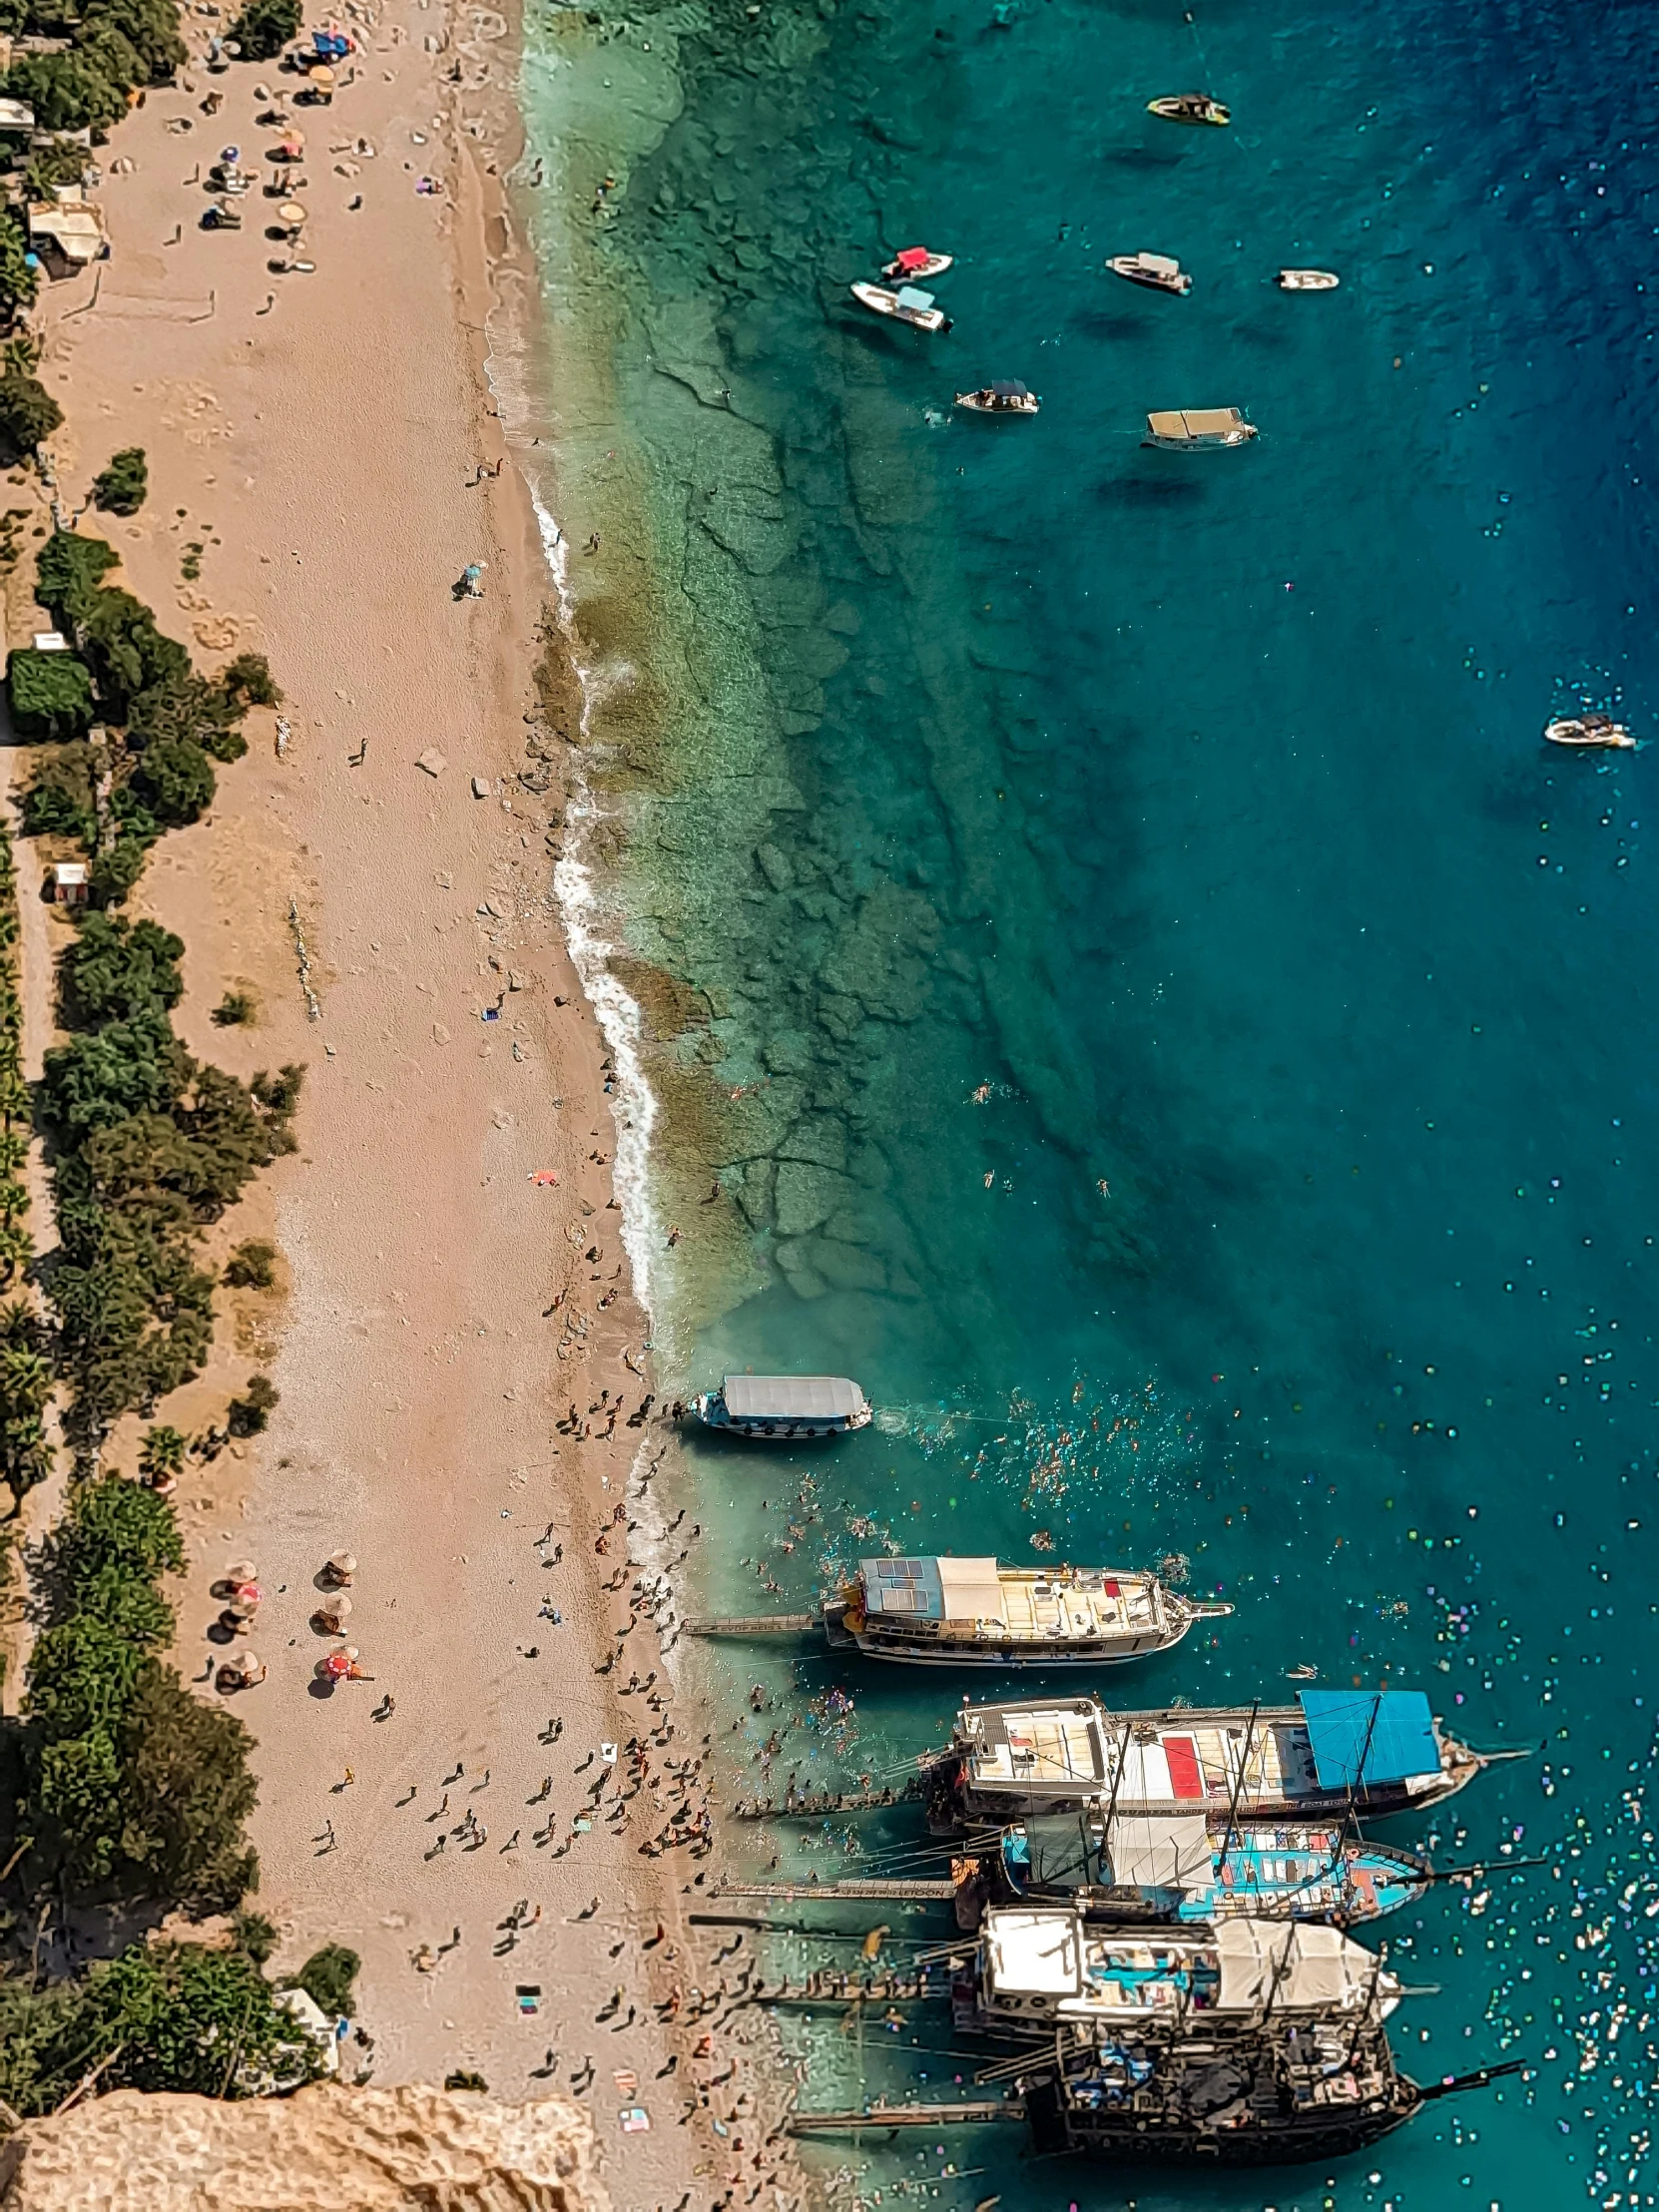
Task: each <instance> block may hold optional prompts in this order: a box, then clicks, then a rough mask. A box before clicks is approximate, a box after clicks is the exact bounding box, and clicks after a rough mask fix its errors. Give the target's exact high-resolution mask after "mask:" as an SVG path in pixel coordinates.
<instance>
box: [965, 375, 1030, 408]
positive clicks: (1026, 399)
mask: <svg viewBox="0 0 1659 2212" xmlns="http://www.w3.org/2000/svg"><path fill="white" fill-rule="evenodd" d="M956 405H957V406H958V407H968V408H971V409H972V411H973V412H974V413H975V414H996V415H1002V414H1022V415H1032V414H1035V413H1036V411H1037V409H1038V408H1039V407H1040V406H1041V405H1042V401H1041V400H1040V399H1039V398H1038V397H1037V395H1036V393H1035V392H1034V391H1031V390H1030V389H1028V388H1027V386H1026V385H1024V384H1022V383H1021V382H1020V381H1019V379H1018V378H1017V377H1014V376H1009V377H1003V378H1001V379H999V380H998V381H997V382H996V383H994V384H981V385H980V387H979V389H978V390H977V391H959V392H958V393H957V394H956Z"/></svg>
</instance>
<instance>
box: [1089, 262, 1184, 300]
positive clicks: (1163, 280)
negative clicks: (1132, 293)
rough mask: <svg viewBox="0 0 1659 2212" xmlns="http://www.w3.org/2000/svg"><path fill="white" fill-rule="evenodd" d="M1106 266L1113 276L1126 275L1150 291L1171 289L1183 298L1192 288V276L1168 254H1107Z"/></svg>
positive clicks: (1133, 282) (1132, 281) (1131, 280)
mask: <svg viewBox="0 0 1659 2212" xmlns="http://www.w3.org/2000/svg"><path fill="white" fill-rule="evenodd" d="M1106 267H1107V268H1108V269H1109V270H1110V271H1111V272H1112V274H1113V276H1114V277H1128V279H1129V281H1130V282H1131V283H1132V284H1145V285H1146V286H1147V287H1148V289H1149V290H1152V291H1173V292H1176V293H1178V294H1179V295H1180V296H1181V297H1182V298H1185V297H1186V295H1187V293H1188V292H1189V291H1191V290H1192V288H1193V280H1192V278H1191V277H1189V276H1188V275H1187V274H1186V272H1185V271H1184V270H1183V269H1182V267H1181V264H1180V263H1179V262H1178V261H1173V260H1172V259H1171V258H1170V256H1169V255H1168V254H1144V253H1143V254H1109V255H1108V256H1107V257H1106Z"/></svg>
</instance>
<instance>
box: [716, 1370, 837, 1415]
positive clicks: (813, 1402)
mask: <svg viewBox="0 0 1659 2212" xmlns="http://www.w3.org/2000/svg"><path fill="white" fill-rule="evenodd" d="M722 1392H723V1395H724V1396H725V1399H726V1410H727V1411H728V1412H729V1413H730V1414H732V1415H733V1417H734V1418H735V1419H737V1420H835V1419H840V1420H844V1419H846V1418H847V1416H848V1415H849V1414H852V1413H856V1412H858V1411H859V1410H860V1409H861V1408H862V1406H863V1402H864V1393H863V1391H862V1390H860V1389H859V1387H858V1385H857V1383H852V1382H849V1381H848V1380H847V1378H846V1377H845V1376H844V1375H729V1376H728V1377H727V1378H726V1381H725V1383H724V1384H723V1385H722Z"/></svg>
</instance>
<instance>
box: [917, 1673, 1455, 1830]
mask: <svg viewBox="0 0 1659 2212" xmlns="http://www.w3.org/2000/svg"><path fill="white" fill-rule="evenodd" d="M1487 1764H1488V1761H1487V1760H1486V1759H1485V1758H1483V1757H1481V1756H1480V1755H1479V1754H1477V1753H1475V1752H1472V1751H1470V1750H1468V1749H1467V1747H1466V1746H1465V1745H1463V1744H1460V1743H1458V1742H1457V1741H1456V1739H1455V1738H1453V1737H1450V1736H1444V1737H1442V1735H1441V1734H1440V1730H1439V1725H1438V1723H1437V1722H1436V1721H1435V1719H1434V1716H1433V1714H1432V1713H1431V1712H1430V1710H1429V1705H1428V1700H1427V1698H1426V1697H1425V1696H1424V1695H1423V1693H1422V1692H1421V1691H1420V1690H1304V1691H1303V1692H1302V1693H1301V1695H1300V1697H1299V1698H1298V1700H1297V1702H1296V1704H1295V1705H1259V1706H1254V1707H1253V1706H1222V1707H1213V1708H1209V1709H1204V1708H1185V1707H1173V1708H1171V1709H1169V1710H1167V1711H1164V1712H1149V1713H1108V1712H1106V1711H1105V1710H1104V1709H1103V1708H1102V1707H1101V1706H1099V1705H1097V1704H1096V1703H1095V1702H1094V1701H1093V1699H1091V1698H1079V1699H1077V1700H1075V1701H1074V1702H1071V1703H1064V1704H1060V1703H1056V1704H1050V1705H1036V1704H1006V1705H1003V1704H998V1705H964V1706H963V1707H962V1709H961V1711H960V1712H959V1713H958V1714H957V1716H956V1722H955V1726H954V1728H953V1730H952V1733H951V1740H950V1743H949V1745H948V1746H947V1747H946V1749H945V1750H944V1751H943V1752H942V1753H939V1754H936V1755H933V1756H930V1757H927V1758H924V1759H923V1760H922V1761H921V1762H920V1765H921V1768H922V1772H923V1775H924V1778H925V1788H926V1798H927V1819H928V1825H929V1827H930V1828H931V1829H932V1830H933V1832H934V1833H935V1834H937V1835H958V1834H960V1833H961V1832H962V1830H963V1829H964V1828H967V1827H971V1826H972V1825H974V1824H975V1823H978V1822H982V1821H988V1822H993V1823H995V1824H996V1826H997V1827H999V1828H1000V1827H1003V1826H1005V1825H1006V1824H1007V1823H1008V1822H1009V1821H1010V1820H1011V1819H1014V1818H1016V1817H1017V1818H1022V1819H1025V1820H1030V1819H1031V1818H1032V1817H1033V1816H1035V1815H1038V1814H1058V1813H1067V1812H1070V1813H1072V1814H1073V1815H1075V1814H1076V1812H1077V1810H1078V1809H1079V1808H1080V1807H1083V1806H1086V1805H1090V1804H1093V1803H1096V1802H1098V1803H1100V1804H1102V1805H1105V1806H1109V1807H1110V1809H1111V1811H1112V1813H1113V1815H1114V1816H1125V1815H1129V1814H1137V1815H1143V1816H1151V1815H1155V1814H1164V1813H1188V1812H1195V1811H1199V1810H1202V1811H1204V1812H1205V1813H1206V1814H1208V1815H1211V1816H1214V1815H1220V1816H1222V1817H1224V1818H1225V1819H1227V1820H1228V1821H1229V1822H1230V1823H1231V1824H1233V1825H1235V1826H1237V1825H1238V1824H1240V1823H1245V1824H1253V1823H1257V1822H1271V1823H1278V1822H1281V1821H1288V1822H1296V1823H1302V1822H1310V1823H1319V1822H1323V1821H1327V1820H1342V1819H1346V1818H1348V1817H1351V1816H1352V1817H1354V1818H1362V1817H1365V1816H1367V1815H1370V1816H1372V1817H1374V1818H1382V1817H1383V1815H1385V1814H1389V1813H1406V1812H1416V1811H1421V1810H1423V1809H1424V1808H1426V1807H1428V1806H1430V1805H1438V1804H1439V1803H1440V1802H1441V1800H1442V1799H1444V1798H1448V1797H1451V1796H1454V1795H1455V1793H1456V1792H1457V1791H1459V1790H1461V1789H1463V1788H1464V1787H1465V1786H1466V1785H1467V1784H1468V1783H1470V1782H1472V1781H1473V1779H1474V1777H1475V1776H1476V1775H1477V1774H1479V1773H1480V1772H1481V1770H1482V1768H1484V1767H1485V1766H1486V1765H1487Z"/></svg>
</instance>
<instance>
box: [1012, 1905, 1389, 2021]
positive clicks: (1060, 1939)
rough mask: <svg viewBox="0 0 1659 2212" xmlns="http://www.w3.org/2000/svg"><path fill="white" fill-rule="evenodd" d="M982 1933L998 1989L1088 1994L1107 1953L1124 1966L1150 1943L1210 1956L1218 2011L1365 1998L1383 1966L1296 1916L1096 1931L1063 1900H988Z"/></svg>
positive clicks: (1314, 2006) (1339, 1935)
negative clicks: (1188, 1927)
mask: <svg viewBox="0 0 1659 2212" xmlns="http://www.w3.org/2000/svg"><path fill="white" fill-rule="evenodd" d="M984 1941H985V1952H986V1958H987V1962H988V1964H989V1966H990V1969H991V1977H992V1979H993V1980H994V1982H995V1984H996V1986H997V1987H998V1988H999V1989H1002V1990H1004V1991H1010V1992H1011V1991H1015V1990H1018V1991H1021V1992H1024V1993H1027V1994H1030V1995H1033V1996H1053V1997H1060V1998H1062V1999H1063V1998H1066V1997H1080V1998H1083V1999H1084V2000H1085V2001H1086V2000H1087V1997H1088V1995H1089V1993H1090V1989H1091V1986H1092V1984H1093V1983H1094V1982H1096V1981H1097V1980H1099V1979H1100V1978H1102V1972H1101V1969H1102V1967H1103V1966H1106V1965H1107V1963H1108V1961H1109V1960H1110V1959H1111V1957H1112V1956H1113V1955H1114V1954H1118V1955H1120V1956H1121V1957H1122V1958H1123V1959H1124V1962H1125V1963H1126V1964H1128V1965H1130V1966H1131V1967H1133V1966H1134V1965H1135V1964H1136V1963H1137V1960H1136V1957H1135V1954H1136V1953H1137V1952H1141V1951H1144V1949H1145V1948H1146V1946H1147V1945H1148V1944H1153V1943H1155V1944H1156V1945H1157V1947H1158V1948H1159V1949H1162V1950H1166V1951H1168V1952H1171V1953H1174V1954H1175V1955H1177V1956H1186V1957H1189V1958H1193V1959H1195V1960H1196V1959H1199V1958H1202V1957H1203V1956H1205V1955H1206V1954H1209V1955H1210V1956H1213V1957H1214V1959H1215V1961H1216V1963H1217V1965H1218V1966H1219V1968H1220V1974H1221V1986H1220V1989H1219V1991H1218V1993H1217V1998H1216V2010H1217V2011H1218V2012H1255V2011H1259V2010H1261V2009H1263V2008H1265V2007H1266V2006H1268V2005H1270V2004H1271V2005H1272V2006H1273V2008H1274V2009H1275V2010H1282V2009H1292V2010H1296V2011H1314V2010H1324V2009H1327V2008H1339V2007H1343V2006H1350V2005H1353V2004H1354V2003H1355V2002H1356V2000H1359V2001H1361V2002H1364V2001H1366V2000H1367V1999H1368V1998H1369V1996H1370V1994H1371V1992H1372V1990H1373V1988H1374V1987H1375V1985H1376V1982H1377V1978H1378V1975H1379V1972H1380V1970H1381V1968H1380V1961H1379V1960H1378V1958H1377V1955H1376V1953H1375V1952H1373V1951H1369V1950H1367V1949H1366V1948H1365V1946H1364V1944H1362V1943H1357V1942H1355V1941H1354V1939H1353V1938H1352V1937H1351V1936H1345V1935H1344V1934H1343V1932H1342V1930H1341V1929H1338V1928H1324V1927H1321V1926H1320V1925H1319V1924H1318V1923H1314V1922H1303V1921H1292V1922H1285V1921H1258V1920H1247V1919H1244V1918H1243V1917H1240V1918H1239V1919H1236V1920H1227V1921H1223V1922H1221V1923H1220V1924H1219V1926H1218V1927H1217V1928H1216V1930H1215V1932H1214V1934H1213V1935H1210V1934H1206V1935H1205V1936H1202V1937H1195V1936H1192V1935H1188V1934H1187V1933H1186V1932H1184V1931H1181V1930H1170V1929H1160V1930H1158V1931H1156V1932H1145V1931H1138V1930H1128V1929H1125V1930H1122V1931H1117V1932H1106V1931H1096V1930H1094V1929H1092V1928H1090V1927H1088V1926H1087V1924H1085V1922H1084V1920H1083V1917H1082V1915H1081V1914H1080V1913H1079V1912H1078V1911H1077V1909H1076V1908H1075V1907H1074V1906H1068V1905H1051V1906H1047V1907H1043V1906H1029V1907H1011V1906H993V1907H992V1908H991V1909H990V1911H989V1912H987V1913H986V1915H985V1920H984ZM1085 1968H1087V1970H1085ZM1142 1970H1143V1971H1144V1970H1145V1969H1144V1967H1143V1968H1142Z"/></svg>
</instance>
